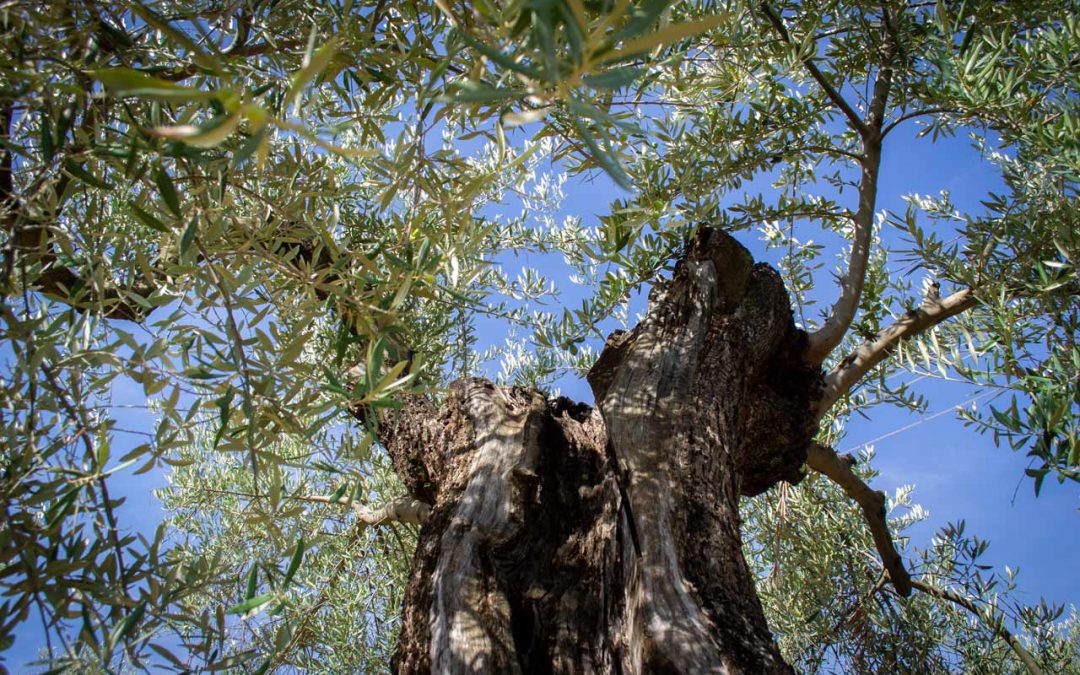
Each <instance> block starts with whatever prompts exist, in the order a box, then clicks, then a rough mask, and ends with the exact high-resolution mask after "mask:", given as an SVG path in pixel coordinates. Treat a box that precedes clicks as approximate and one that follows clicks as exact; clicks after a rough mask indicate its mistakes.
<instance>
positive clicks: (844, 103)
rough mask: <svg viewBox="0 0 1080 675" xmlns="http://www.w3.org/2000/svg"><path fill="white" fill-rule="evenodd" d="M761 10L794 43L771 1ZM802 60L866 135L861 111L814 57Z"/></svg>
mask: <svg viewBox="0 0 1080 675" xmlns="http://www.w3.org/2000/svg"><path fill="white" fill-rule="evenodd" d="M761 11H762V12H763V13H764V14H765V16H766V17H768V19H769V23H771V24H772V26H773V28H775V29H776V32H777V33H779V35H780V37H781V39H783V41H784V42H786V43H787V44H789V45H790V44H793V42H792V39H791V34H790V33H788V29H787V27H786V26H785V25H784V20H783V19H781V18H780V16H779V15H778V14H777V13H776V12H775V11H773V8H772V7H770V6H769V3H767V2H762V3H761ZM801 61H802V63H803V65H804V66H806V70H807V72H809V73H810V77H812V78H814V81H815V82H817V83H818V85H820V86H821V89H822V90H823V91H824V92H825V95H826V96H828V97H829V100H830V101H832V102H833V105H835V106H836V107H837V108H839V109H840V112H842V113H843V114H844V117H846V118H847V120H848V123H849V124H851V126H852V127H853V128H854V129H855V130H856V131H858V132H859V134H860V135H865V133H866V131H867V126H866V123H865V122H863V120H862V118H861V117H859V113H857V112H855V109H854V108H852V107H851V104H850V103H848V102H847V100H846V99H844V97H843V96H841V95H840V92H839V91H837V90H836V87H834V86H833V85H832V83H831V82H829V80H828V78H826V77H825V74H824V73H822V72H821V70H820V69H819V68H818V67H817V65H816V64H815V63H814V59H813V57H811V56H807V57H804V58H802V59H801Z"/></svg>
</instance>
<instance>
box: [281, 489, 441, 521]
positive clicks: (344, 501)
mask: <svg viewBox="0 0 1080 675" xmlns="http://www.w3.org/2000/svg"><path fill="white" fill-rule="evenodd" d="M289 499H294V500H296V501H301V502H314V503H317V504H340V505H342V506H348V507H350V508H352V510H353V511H354V512H355V513H356V517H357V518H358V519H359V520H360V521H361V522H364V523H366V524H368V525H382V524H383V523H389V522H398V523H410V524H412V525H421V524H423V523H424V522H426V521H427V518H428V515H429V514H430V513H431V505H429V504H427V503H426V502H422V501H420V500H419V499H414V498H412V497H409V496H404V497H398V498H397V499H392V500H390V501H389V502H387V503H385V504H383V505H381V506H376V507H374V508H372V507H368V506H364V505H363V504H360V503H359V502H355V501H353V500H352V499H349V498H348V497H339V498H337V499H334V498H332V497H326V496H323V495H311V496H298V495H293V496H290V497H289Z"/></svg>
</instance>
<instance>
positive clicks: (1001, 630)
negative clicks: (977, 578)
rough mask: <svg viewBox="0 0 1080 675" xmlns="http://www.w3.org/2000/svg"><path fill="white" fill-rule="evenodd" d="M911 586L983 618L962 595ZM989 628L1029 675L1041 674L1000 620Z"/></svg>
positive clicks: (922, 584)
mask: <svg viewBox="0 0 1080 675" xmlns="http://www.w3.org/2000/svg"><path fill="white" fill-rule="evenodd" d="M911 585H912V587H914V588H916V589H918V590H920V591H922V592H923V593H928V594H930V595H932V596H934V597H935V598H941V599H942V600H948V601H949V602H951V603H953V604H955V605H959V606H960V607H963V608H964V609H966V610H968V611H969V612H971V613H972V614H974V615H976V616H978V617H979V618H983V614H982V612H980V611H979V608H978V606H976V605H975V603H973V602H971V601H970V600H968V599H967V598H965V597H963V596H962V595H957V594H956V593H953V592H952V591H949V590H946V589H944V588H938V587H937V586H932V585H930V584H928V583H926V582H925V581H919V580H918V579H916V580H913V581H912V582H911ZM990 627H991V628H992V629H993V630H994V632H995V633H997V634H998V635H999V636H1000V637H1001V639H1002V640H1004V641H1005V642H1006V644H1008V645H1009V648H1010V649H1012V650H1013V653H1015V654H1016V657H1017V658H1018V659H1020V662H1021V663H1023V664H1024V667H1025V668H1027V671H1028V672H1029V673H1031V675H1042V674H1043V671H1042V668H1040V667H1039V664H1037V663H1035V659H1034V657H1032V656H1031V653H1030V652H1028V650H1026V649H1024V645H1022V644H1020V640H1018V639H1017V637H1016V636H1015V635H1013V634H1012V633H1010V632H1009V630H1008V629H1007V628H1005V625H1004V621H1001V620H1000V619H998V620H995V621H993V622H992V623H991V624H990Z"/></svg>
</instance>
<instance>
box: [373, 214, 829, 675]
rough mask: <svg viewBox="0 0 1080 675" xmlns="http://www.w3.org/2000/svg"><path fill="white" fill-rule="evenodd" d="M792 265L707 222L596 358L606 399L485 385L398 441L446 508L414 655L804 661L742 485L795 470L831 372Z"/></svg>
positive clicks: (406, 414)
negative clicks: (777, 622) (764, 594)
mask: <svg viewBox="0 0 1080 675" xmlns="http://www.w3.org/2000/svg"><path fill="white" fill-rule="evenodd" d="M805 347H806V336H805V334H803V333H802V332H801V331H799V330H797V329H796V328H795V326H794V324H793V320H792V314H791V308H790V304H789V301H788V296H787V293H786V292H785V290H784V287H783V284H782V282H781V280H780V277H779V275H777V273H776V272H775V271H774V270H773V269H772V268H770V267H768V266H767V265H762V264H758V265H755V264H754V263H753V260H752V259H751V256H750V254H749V253H748V252H747V251H746V249H744V248H743V247H742V246H740V245H739V244H738V243H737V242H736V241H735V240H734V239H733V238H731V237H730V236H729V235H727V234H725V233H722V232H718V231H713V230H708V229H704V228H703V229H701V230H700V231H699V233H698V235H697V236H696V238H695V239H694V241H693V242H691V243H690V245H689V246H688V250H687V252H686V254H685V256H684V258H683V260H682V261H681V262H680V263H679V264H678V265H677V267H676V270H675V272H674V274H673V276H672V278H671V279H670V280H668V281H666V282H664V283H662V284H658V285H657V287H656V288H655V289H654V290H653V293H652V295H651V296H650V307H649V312H648V315H647V317H646V318H645V320H644V321H642V323H641V324H640V325H638V326H637V327H636V328H634V329H633V330H631V331H629V332H625V333H624V332H616V333H614V334H613V335H612V336H611V337H610V338H609V339H608V342H607V344H606V346H605V348H604V350H603V352H602V354H601V355H600V358H599V360H598V361H597V363H596V364H595V366H594V367H593V369H592V371H591V372H590V373H589V378H588V379H589V383H590V385H591V386H592V389H593V392H594V394H595V396H596V402H597V409H595V410H594V409H591V408H590V407H589V406H586V405H581V404H573V403H571V402H569V401H567V400H566V399H557V400H554V401H549V400H546V399H545V398H544V396H543V395H541V394H540V393H538V392H535V391H530V390H524V389H520V388H510V387H498V386H495V385H492V384H490V383H488V382H486V381H482V380H463V381H459V382H456V383H454V385H452V386H451V389H450V393H449V395H448V396H447V397H446V399H445V400H443V401H440V402H438V403H435V402H433V401H431V400H430V399H424V398H419V397H418V398H413V399H410V400H408V401H406V402H405V405H404V407H403V408H402V410H400V411H397V412H395V413H393V414H391V415H388V416H386V417H385V418H384V419H383V421H382V425H381V430H380V437H381V440H382V441H383V443H384V444H385V445H386V447H387V449H388V451H389V452H390V455H391V457H392V458H393V461H394V463H395V467H396V469H397V471H398V473H399V474H400V476H401V478H402V479H403V480H404V482H405V484H406V485H407V487H408V489H409V491H410V493H411V494H412V496H413V497H416V498H418V499H421V500H424V501H426V502H428V503H430V504H432V507H433V508H432V511H431V516H430V518H429V519H428V521H427V523H426V524H425V525H424V528H423V530H422V532H421V535H420V542H419V546H418V549H417V552H416V557H415V560H414V563H413V570H412V576H411V580H410V583H409V587H408V590H407V592H406V599H405V608H404V615H403V622H402V632H401V637H400V643H399V647H398V652H397V655H396V657H395V662H394V667H395V669H396V670H397V671H398V672H406V673H414V672H416V673H418V672H438V673H458V672H460V673H465V672H468V673H474V672H528V673H545V672H558V673H578V672H584V673H593V672H598V673H642V672H650V673H651V672H674V673H784V672H790V669H789V667H788V666H787V665H786V664H785V663H784V661H783V659H782V658H781V657H780V654H779V651H778V650H777V648H776V645H775V642H774V641H773V639H772V636H771V634H770V632H769V629H768V626H767V625H766V622H765V617H764V614H763V612H762V608H761V604H760V602H759V600H758V598H757V594H756V592H755V589H754V580H753V578H752V575H751V573H750V570H749V568H748V567H747V564H746V562H745V560H744V559H743V555H742V544H741V538H740V533H739V512H738V500H739V497H740V495H756V494H758V493H760V492H762V491H764V490H765V489H767V488H768V487H769V486H771V485H773V484H774V483H776V482H777V481H780V480H786V481H789V482H796V481H798V480H799V478H800V477H801V467H802V465H803V463H804V461H805V459H806V447H807V444H808V443H809V442H810V441H811V439H812V437H813V435H814V433H815V431H816V422H815V413H814V410H815V402H816V399H817V398H818V397H819V396H820V395H821V375H820V371H819V370H818V369H817V368H815V367H812V366H807V365H805V363H804V362H803V360H802V358H801V355H802V354H803V352H804V350H805Z"/></svg>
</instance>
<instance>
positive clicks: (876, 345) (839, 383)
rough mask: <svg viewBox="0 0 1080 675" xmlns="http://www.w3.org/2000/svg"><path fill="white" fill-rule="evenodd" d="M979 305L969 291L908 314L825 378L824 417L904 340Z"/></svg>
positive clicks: (820, 412) (820, 407)
mask: <svg viewBox="0 0 1080 675" xmlns="http://www.w3.org/2000/svg"><path fill="white" fill-rule="evenodd" d="M976 303H977V300H976V299H975V295H974V293H973V292H972V291H971V289H969V288H965V289H963V290H961V291H957V292H956V293H953V294H952V295H950V296H948V297H946V298H944V299H942V300H939V301H935V302H932V303H928V304H924V306H923V307H920V308H919V309H914V310H910V311H908V312H907V313H906V314H904V316H902V317H901V318H900V319H899V320H898V321H896V323H894V324H892V325H891V326H889V327H888V328H886V329H885V330H883V331H881V332H880V333H879V334H878V335H877V337H875V338H873V339H871V340H867V341H866V342H864V343H862V345H860V346H859V348H858V349H856V350H855V351H854V352H852V353H851V354H848V355H847V356H846V357H845V358H844V359H843V360H842V361H840V363H838V364H837V365H836V367H834V368H833V369H832V370H831V371H829V374H828V375H826V376H825V391H824V393H823V394H822V397H821V399H820V400H819V402H818V417H819V418H820V417H821V416H822V415H824V414H825V413H826V412H828V410H829V408H831V407H832V406H833V404H835V403H836V401H837V400H838V399H839V398H840V397H841V396H843V395H844V394H845V393H847V392H848V391H849V390H850V389H851V388H852V387H853V386H855V384H856V383H857V382H858V381H859V380H861V379H862V377H863V376H864V375H866V373H868V372H869V371H870V370H871V369H872V368H873V367H874V366H876V365H877V364H879V363H881V361H882V360H884V359H885V357H886V356H888V355H889V354H891V353H892V351H893V350H894V349H896V346H897V345H898V344H900V342H901V341H902V340H906V339H908V338H910V337H913V336H915V335H918V334H919V333H922V332H923V331H925V330H927V329H929V328H932V327H933V326H935V325H937V324H939V323H941V322H942V321H944V320H946V319H948V318H950V317H953V316H956V315H957V314H960V313H962V312H965V311H967V310H969V309H971V308H972V307H974V306H975V305H976Z"/></svg>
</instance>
